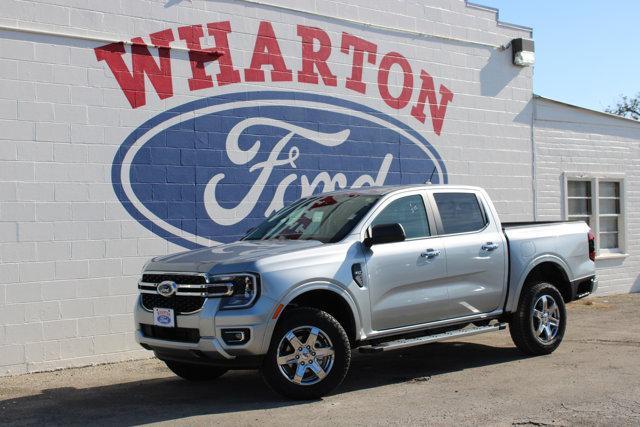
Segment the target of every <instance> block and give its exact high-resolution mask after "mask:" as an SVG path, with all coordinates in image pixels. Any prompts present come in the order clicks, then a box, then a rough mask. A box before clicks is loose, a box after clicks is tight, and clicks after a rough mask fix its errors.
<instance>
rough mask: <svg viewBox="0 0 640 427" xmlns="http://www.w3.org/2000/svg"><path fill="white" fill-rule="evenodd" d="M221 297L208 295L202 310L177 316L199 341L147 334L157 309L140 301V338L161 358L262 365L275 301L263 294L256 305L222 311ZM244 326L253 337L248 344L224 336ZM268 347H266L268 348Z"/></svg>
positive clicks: (137, 317) (136, 313)
mask: <svg viewBox="0 0 640 427" xmlns="http://www.w3.org/2000/svg"><path fill="white" fill-rule="evenodd" d="M219 304H220V299H217V298H208V299H206V300H205V303H204V305H203V306H202V309H201V310H200V311H198V312H196V313H193V314H188V315H179V314H178V315H176V319H175V322H176V328H181V329H183V330H189V331H194V332H195V331H197V336H198V337H199V338H196V339H197V341H193V342H185V341H180V340H178V339H174V338H171V339H164V338H163V339H159V338H157V337H154V336H147V335H145V330H144V329H145V328H143V327H142V326H143V325H153V312H151V311H148V310H147V309H146V308H144V307H143V306H142V305H141V304H140V297H138V299H137V301H136V307H135V310H134V318H135V324H136V333H135V337H136V341H137V342H138V343H139V344H140V345H141V346H142V347H144V348H146V349H148V350H153V351H154V353H155V354H156V356H157V357H158V358H159V359H161V360H174V361H184V362H189V363H199V364H209V365H219V366H227V367H230V368H234V367H236V368H246V367H254V365H256V366H258V365H259V362H260V360H261V358H262V356H263V355H264V354H265V353H266V352H267V350H268V344H269V340H268V339H265V338H270V334H269V333H268V325H269V319H270V317H271V316H272V314H273V311H274V308H275V302H274V301H272V300H270V299H269V298H267V297H264V296H262V297H260V298H259V299H258V301H256V304H255V305H254V306H253V307H250V308H247V309H242V310H224V311H219V309H218V308H219ZM227 329H243V330H246V331H248V332H249V340H248V341H247V342H246V343H244V344H239V345H237V344H227V343H225V341H224V340H223V339H222V332H223V330H227ZM265 347H266V348H265Z"/></svg>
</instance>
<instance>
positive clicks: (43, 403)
mask: <svg viewBox="0 0 640 427" xmlns="http://www.w3.org/2000/svg"><path fill="white" fill-rule="evenodd" d="M523 357H524V356H522V355H520V354H519V353H518V352H517V351H516V350H515V348H502V347H490V346H486V345H482V344H473V343H442V344H438V343H437V344H432V345H428V346H423V347H416V348H412V349H407V350H402V351H395V352H390V353H386V354H376V355H360V354H357V353H354V358H353V361H352V367H351V370H350V374H349V375H348V377H347V378H346V380H345V382H344V383H343V385H342V386H341V387H340V388H339V389H338V390H336V393H337V394H340V393H349V392H356V391H360V390H364V389H369V388H374V387H380V386H384V385H391V384H397V383H405V382H413V381H427V380H429V379H431V378H432V377H434V376H437V375H445V374H447V373H451V372H456V371H461V370H464V369H473V368H477V367H481V366H486V365H495V364H500V363H506V362H511V361H515V360H518V359H521V358H523ZM27 378H28V377H25V380H27ZM0 391H2V390H0ZM313 404H316V402H294V401H287V400H284V399H282V398H280V397H279V396H278V395H276V394H274V393H273V392H272V391H270V390H269V389H268V388H267V387H266V386H265V385H264V383H263V382H262V380H261V378H260V376H259V375H258V374H257V372H255V371H246V372H232V373H228V374H226V375H225V376H223V377H222V378H220V379H219V380H217V381H216V382H215V383H189V382H186V381H183V380H181V379H179V378H175V377H169V378H159V379H148V380H142V381H135V382H127V383H120V384H112V385H107V386H99V387H90V388H80V389H79V388H74V387H62V388H54V389H47V390H44V391H42V392H41V393H40V394H36V395H31V396H24V397H19V398H15V399H9V400H4V401H0V413H2V421H1V423H8V424H18V425H30V424H47V425H77V424H84V425H87V424H91V425H95V424H103V425H111V424H117V425H137V424H141V423H153V422H161V421H172V420H179V419H181V418H185V417H194V416H201V415H215V414H230V413H233V412H246V411H261V410H269V409H277V408H281V407H286V406H295V405H313ZM256 415H258V414H256Z"/></svg>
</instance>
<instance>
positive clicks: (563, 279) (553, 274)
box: [506, 255, 572, 312]
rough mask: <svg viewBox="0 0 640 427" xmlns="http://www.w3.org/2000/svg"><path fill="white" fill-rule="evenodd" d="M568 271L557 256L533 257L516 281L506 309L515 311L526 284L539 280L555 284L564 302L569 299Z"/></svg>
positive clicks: (569, 280) (569, 282)
mask: <svg viewBox="0 0 640 427" xmlns="http://www.w3.org/2000/svg"><path fill="white" fill-rule="evenodd" d="M569 273H570V269H569V266H568V265H567V264H566V263H565V262H564V261H563V260H562V259H561V258H558V257H557V256H553V255H546V256H541V257H539V258H537V259H535V260H534V261H532V262H531V263H530V264H529V265H528V266H527V268H526V269H525V270H524V272H523V274H522V275H521V277H520V279H519V281H518V282H517V283H518V286H517V288H516V289H515V290H514V292H513V294H511V297H510V298H509V305H508V307H507V308H506V311H507V312H513V311H515V310H516V309H517V307H518V303H519V302H520V298H521V296H522V291H523V290H524V289H525V288H526V287H527V285H528V284H530V283H534V282H535V281H539V280H544V281H547V282H549V283H551V284H553V285H555V286H556V287H557V288H558V291H560V294H562V297H563V299H564V300H565V302H569V301H571V297H572V294H571V279H570V276H569Z"/></svg>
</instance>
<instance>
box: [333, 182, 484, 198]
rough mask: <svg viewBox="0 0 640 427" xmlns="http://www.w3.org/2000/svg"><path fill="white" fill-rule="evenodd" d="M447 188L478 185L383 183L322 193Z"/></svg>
mask: <svg viewBox="0 0 640 427" xmlns="http://www.w3.org/2000/svg"><path fill="white" fill-rule="evenodd" d="M421 188H425V189H426V188H428V189H445V188H446V189H447V190H478V189H479V188H478V187H471V186H467V185H450V184H406V185H384V186H379V187H360V188H346V189H344V190H336V191H331V192H328V193H324V194H354V193H355V194H362V195H376V196H383V195H386V194H390V193H394V192H396V191H401V190H413V189H421Z"/></svg>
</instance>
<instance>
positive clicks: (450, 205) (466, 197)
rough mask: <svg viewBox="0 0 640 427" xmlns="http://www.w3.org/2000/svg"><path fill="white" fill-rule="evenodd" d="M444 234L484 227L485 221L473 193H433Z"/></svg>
mask: <svg viewBox="0 0 640 427" xmlns="http://www.w3.org/2000/svg"><path fill="white" fill-rule="evenodd" d="M433 197H434V198H435V200H436V205H437V206H438V210H439V211H440V218H441V220H442V225H443V227H444V234H458V233H468V232H471V231H478V230H481V229H482V228H484V226H485V225H486V224H487V221H486V219H485V217H484V214H483V212H482V208H481V207H480V203H479V202H478V198H477V197H476V195H475V194H473V193H435V194H434V195H433Z"/></svg>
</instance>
